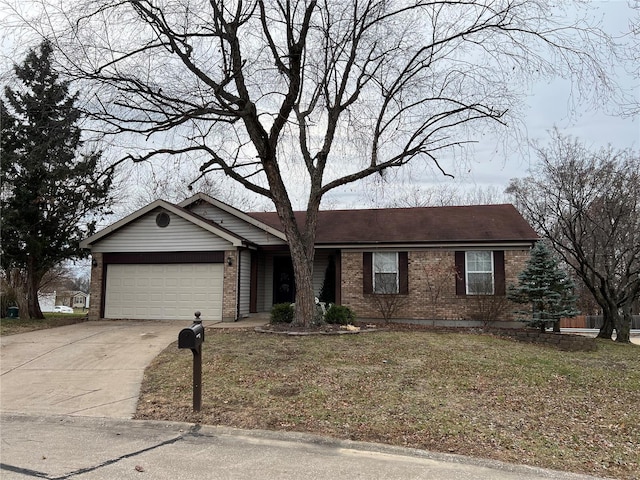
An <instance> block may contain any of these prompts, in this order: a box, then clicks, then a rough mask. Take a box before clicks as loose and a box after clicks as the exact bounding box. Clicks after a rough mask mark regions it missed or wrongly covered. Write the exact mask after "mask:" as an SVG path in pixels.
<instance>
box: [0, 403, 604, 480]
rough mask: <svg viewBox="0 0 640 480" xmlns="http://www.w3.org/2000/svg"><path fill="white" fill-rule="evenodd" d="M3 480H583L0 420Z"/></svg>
mask: <svg viewBox="0 0 640 480" xmlns="http://www.w3.org/2000/svg"><path fill="white" fill-rule="evenodd" d="M0 452H1V457H0V458H1V460H0V468H1V470H0V476H1V477H2V479H3V480H5V479H6V480H25V479H30V478H31V479H33V478H38V479H47V480H66V479H82V480H89V479H90V480H115V479H118V480H128V479H136V480H140V479H144V478H148V479H154V480H165V479H166V480H184V479H194V480H195V479H211V480H218V479H220V480H222V479H234V480H244V479H246V480H267V479H283V480H287V479H305V480H311V479H319V480H334V479H341V478H344V479H367V480H372V479H384V480H396V479H397V480H408V479H449V480H472V479H492V480H515V479H519V480H540V479H557V480H579V479H582V480H585V479H588V478H593V477H586V476H580V475H571V474H566V473H560V472H553V471H549V470H541V469H536V468H531V467H526V466H516V465H509V464H504V463H499V462H491V461H483V460H479V459H471V458H467V457H462V456H456V455H444V454H434V453H429V452H424V451H420V450H411V449H404V448H396V447H389V446H385V445H378V444H367V443H357V442H345V441H337V440H332V439H328V438H323V437H317V436H312V435H305V434H297V433H278V432H266V431H254V430H251V431H247V430H236V429H230V428H224V427H208V426H200V425H192V424H181V423H169V422H146V421H131V420H118V419H106V418H91V417H77V416H33V415H31V416H21V415H3V416H2V449H1V451H0Z"/></svg>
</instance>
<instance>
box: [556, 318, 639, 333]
mask: <svg viewBox="0 0 640 480" xmlns="http://www.w3.org/2000/svg"><path fill="white" fill-rule="evenodd" d="M560 327H561V328H595V329H599V328H600V327H602V315H578V316H577V317H573V318H563V319H562V320H560ZM631 328H632V329H634V330H636V329H640V315H632V316H631Z"/></svg>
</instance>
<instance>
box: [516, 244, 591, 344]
mask: <svg viewBox="0 0 640 480" xmlns="http://www.w3.org/2000/svg"><path fill="white" fill-rule="evenodd" d="M573 289H574V284H573V281H572V280H571V278H570V277H569V276H568V275H567V274H566V273H565V272H564V271H563V270H562V269H560V267H559V266H558V262H557V261H556V259H555V258H554V257H553V255H552V254H551V251H550V250H549V249H548V248H547V246H546V245H545V244H544V243H542V242H538V243H537V244H536V246H535V247H534V248H533V249H532V250H531V257H530V258H529V261H528V262H527V265H526V267H525V268H524V270H522V272H520V275H518V285H516V286H511V287H510V288H509V292H508V297H509V300H511V301H513V302H516V303H520V304H528V308H527V309H523V310H518V311H516V313H517V314H520V315H521V316H522V320H523V321H525V322H527V323H528V324H529V325H530V326H533V327H539V328H540V331H542V332H544V331H545V328H546V326H547V324H553V327H554V331H559V326H560V324H559V322H560V319H561V318H564V317H573V316H574V315H577V314H578V313H579V312H578V311H577V310H576V309H575V304H576V297H575V295H574V293H573Z"/></svg>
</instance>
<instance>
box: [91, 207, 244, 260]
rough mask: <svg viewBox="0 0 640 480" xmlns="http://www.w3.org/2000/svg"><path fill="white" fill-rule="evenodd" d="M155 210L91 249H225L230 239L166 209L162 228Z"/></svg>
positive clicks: (142, 250)
mask: <svg viewBox="0 0 640 480" xmlns="http://www.w3.org/2000/svg"><path fill="white" fill-rule="evenodd" d="M157 214H158V212H157V211H153V212H150V213H149V214H147V215H145V216H143V217H140V218H139V219H138V220H136V221H134V222H132V223H130V224H129V225H126V226H125V227H122V228H121V229H120V230H117V231H115V232H114V233H113V234H111V235H108V236H106V237H104V238H103V239H102V240H100V241H99V242H96V243H95V244H94V246H93V248H92V251H93V252H98V253H105V252H114V253H115V252H194V251H217V250H225V249H226V250H228V249H230V248H232V247H231V243H230V242H228V241H227V240H224V239H222V238H220V237H218V236H216V235H214V234H213V233H211V232H209V231H207V230H205V229H203V228H200V227H198V226H197V225H194V224H193V223H191V222H188V221H187V220H185V219H183V218H181V217H179V216H177V215H174V214H173V213H169V216H170V217H171V221H170V223H169V225H168V226H166V227H165V228H160V227H159V226H158V225H156V215H157Z"/></svg>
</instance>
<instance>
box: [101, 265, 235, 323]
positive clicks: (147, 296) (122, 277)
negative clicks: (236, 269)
mask: <svg viewBox="0 0 640 480" xmlns="http://www.w3.org/2000/svg"><path fill="white" fill-rule="evenodd" d="M222 268H223V267H222V264H219V263H185V264H182V263H180V264H162V265H128V264H127V265H120V264H111V265H107V286H106V295H105V309H104V316H105V318H133V319H153V320H189V319H193V318H194V317H193V313H194V312H195V311H198V310H199V311H200V312H201V313H202V317H201V318H202V319H203V320H222V278H223V270H222Z"/></svg>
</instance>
